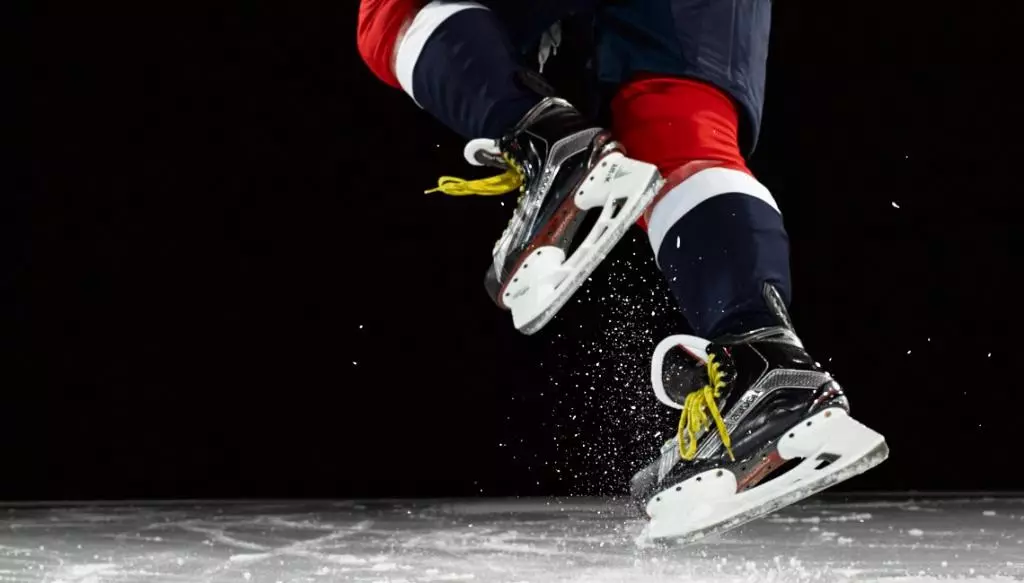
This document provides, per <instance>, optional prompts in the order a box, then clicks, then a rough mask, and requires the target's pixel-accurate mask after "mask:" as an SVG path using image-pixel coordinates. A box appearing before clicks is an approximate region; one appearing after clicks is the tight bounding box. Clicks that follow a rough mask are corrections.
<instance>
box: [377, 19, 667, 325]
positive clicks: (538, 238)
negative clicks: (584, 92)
mask: <svg viewBox="0 0 1024 583" xmlns="http://www.w3.org/2000/svg"><path fill="white" fill-rule="evenodd" d="M591 1H592V0H562V2H559V1H556V0H546V1H543V2H542V1H540V0H536V1H533V2H518V3H517V4H518V8H517V7H516V3H512V2H511V0H506V2H505V3H504V4H503V5H502V6H501V7H500V10H501V11H502V12H505V13H506V14H505V18H502V19H499V17H498V15H497V14H496V13H495V12H494V11H492V10H490V9H488V8H485V7H484V6H483V5H481V4H478V3H475V2H466V1H460V2H446V1H434V2H430V3H428V4H426V5H425V6H423V7H419V6H418V5H415V4H413V5H399V4H398V3H397V2H398V0H391V2H390V3H389V2H381V1H380V0H363V4H362V6H361V10H360V17H361V19H360V37H361V40H360V48H361V50H362V54H363V55H364V57H365V59H366V61H367V62H368V64H370V66H371V68H372V69H373V70H374V71H375V72H377V74H378V75H379V76H380V77H381V78H382V79H384V80H386V81H389V82H391V83H392V85H397V86H399V87H401V88H402V89H404V90H405V91H406V92H407V93H408V94H409V95H410V96H411V97H412V98H413V99H414V100H415V101H416V102H417V103H418V104H419V105H420V106H421V107H423V108H424V109H426V110H427V111H429V112H430V113H432V114H433V115H434V116H435V117H437V118H438V119H440V120H441V121H442V122H444V123H445V124H446V125H447V126H448V127H450V128H452V129H454V130H455V131H457V132H459V133H460V134H462V135H463V136H464V137H467V138H470V139H471V141H470V143H469V145H468V146H467V148H466V158H467V160H468V161H469V162H470V163H472V164H476V165H493V166H496V167H499V168H501V169H502V170H505V173H504V174H502V175H501V176H498V177H494V178H491V179H481V180H468V181H467V180H461V179H457V178H451V177H445V178H443V179H442V181H441V183H440V184H439V187H438V188H437V189H436V190H439V191H441V192H445V193H447V194H452V195H462V194H504V193H506V192H512V191H514V190H517V189H518V190H520V191H521V193H522V195H521V196H520V199H519V204H518V207H517V208H516V210H515V212H514V214H513V217H512V219H511V220H510V221H509V224H508V227H507V228H506V229H505V232H504V233H503V234H502V235H501V238H500V239H499V240H498V242H497V243H496V244H495V246H494V250H493V254H492V255H493V261H492V264H491V266H490V268H489V269H488V270H487V276H486V280H485V281H486V285H487V289H488V291H489V293H490V294H491V296H492V298H494V300H495V302H496V303H497V304H498V305H499V306H500V307H503V308H506V309H509V310H510V311H511V312H512V318H513V323H514V324H515V326H516V327H517V328H518V329H519V330H521V331H522V332H524V333H528V334H529V333H533V332H536V331H537V330H539V329H540V328H541V327H542V326H544V325H545V324H546V323H547V322H548V321H549V320H550V319H551V318H552V317H553V316H554V315H555V314H556V313H557V312H558V310H559V309H560V308H561V307H562V306H563V305H564V303H565V302H566V301H567V300H568V299H569V297H571V295H572V294H573V293H574V292H575V291H576V289H578V288H579V286H580V285H581V284H582V282H583V281H584V280H585V279H586V278H587V277H588V276H589V275H590V273H591V272H592V271H593V270H594V269H595V268H596V266H597V264H598V263H599V262H600V261H601V260H602V259H603V258H604V256H605V255H606V254H607V252H608V250H609V249H610V248H611V246H613V245H614V244H615V243H616V242H617V241H618V240H619V239H620V238H621V237H622V236H623V234H624V232H625V230H626V229H627V228H628V227H629V226H630V225H631V224H632V223H633V222H634V221H636V219H637V217H639V215H640V213H641V212H642V211H643V209H644V208H646V207H647V206H648V204H649V203H650V201H651V199H652V198H653V197H654V194H655V190H656V184H657V181H658V179H659V178H660V177H659V176H658V173H657V169H656V168H654V166H653V165H651V164H646V163H641V162H637V161H635V160H630V159H627V158H625V157H624V156H623V155H622V154H621V152H620V151H619V148H618V144H617V143H615V142H613V141H612V140H611V139H610V137H609V134H608V132H606V131H605V130H604V129H603V128H600V127H596V126H595V125H594V123H593V122H592V121H590V120H588V119H587V118H586V117H585V116H583V115H582V114H581V113H580V112H579V111H578V110H577V109H576V108H574V107H573V106H572V105H571V104H570V103H568V102H566V101H565V100H562V99H558V98H556V97H555V96H554V95H551V94H545V86H544V84H542V83H530V82H529V80H530V79H531V78H533V77H532V76H531V75H530V74H529V72H527V70H526V69H525V68H524V67H522V66H521V64H520V62H519V55H518V51H517V49H516V47H514V46H513V44H512V42H511V41H510V40H509V34H508V31H506V29H505V28H504V25H503V22H504V20H513V19H511V18H510V17H509V15H508V14H507V13H508V12H509V11H515V10H518V11H519V12H518V13H517V14H520V15H525V16H527V17H534V16H536V15H538V14H551V13H552V12H553V11H554V10H555V8H556V7H559V6H562V7H564V8H566V9H571V8H577V7H579V6H580V5H581V4H586V3H589V2H591ZM563 2H564V3H563ZM496 3H498V2H496ZM531 7H532V8H534V9H535V10H531ZM521 20H522V22H521V23H520V24H517V30H516V31H515V32H516V33H517V35H516V36H517V37H523V36H524V33H523V29H524V28H525V27H527V26H530V25H529V24H528V23H530V22H531V20H530V18H522V19H521ZM544 24H550V23H544ZM542 29H543V27H539V28H536V30H537V31H538V32H539V31H540V30H542ZM389 50H391V51H394V54H393V55H389V54H388V51H389ZM392 63H393V64H392ZM590 211H594V212H595V213H597V214H598V215H599V220H598V223H597V225H596V226H595V227H594V229H592V230H591V231H590V232H588V233H587V234H586V235H585V236H583V234H582V233H577V231H578V227H579V224H580V222H581V219H582V218H583V217H584V216H585V215H586V214H587V213H588V212H590ZM578 235H579V236H578ZM570 247H572V249H570Z"/></svg>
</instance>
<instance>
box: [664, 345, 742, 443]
mask: <svg viewBox="0 0 1024 583" xmlns="http://www.w3.org/2000/svg"><path fill="white" fill-rule="evenodd" d="M707 372H708V384H706V385H704V387H703V388H701V389H698V390H696V391H693V392H692V393H690V394H689V395H687V396H686V400H685V401H683V410H682V412H681V413H680V415H679V435H678V441H679V457H681V458H682V459H684V460H687V461H689V460H692V459H693V458H694V457H696V456H697V435H698V433H699V432H700V431H702V430H704V429H707V428H708V427H710V426H711V422H712V420H713V421H714V424H715V428H716V429H717V430H718V436H719V437H720V438H721V439H722V445H724V446H725V450H726V451H727V452H728V453H729V459H731V460H733V461H736V457H735V456H734V455H733V453H732V440H731V439H730V437H729V431H728V429H726V427H725V421H723V420H722V414H721V412H720V411H719V410H718V399H719V398H720V397H721V396H722V389H723V388H725V379H724V378H723V375H722V371H721V369H720V368H719V364H718V362H717V361H716V360H715V355H714V354H709V355H708V363H707ZM709 413H710V418H709V417H708V414H709Z"/></svg>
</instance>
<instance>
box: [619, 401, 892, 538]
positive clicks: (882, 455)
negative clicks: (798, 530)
mask: <svg viewBox="0 0 1024 583" xmlns="http://www.w3.org/2000/svg"><path fill="white" fill-rule="evenodd" d="M850 421H852V422H855V420H853V419H850ZM799 425H800V424H798V425H797V426H794V428H793V430H795V429H796V428H797V427H799ZM864 429H865V430H867V431H870V429H868V428H866V427H865V428H864ZM876 435H877V434H876ZM878 437H879V438H881V436H878ZM888 457H889V446H888V444H887V443H886V442H885V440H884V438H881V442H880V443H878V444H877V445H875V446H874V447H873V448H871V449H870V450H868V451H867V452H866V453H864V454H863V455H861V456H860V457H859V458H857V459H856V460H854V461H853V462H850V463H848V464H847V465H845V466H843V467H841V468H840V469H839V470H838V471H835V472H831V473H827V474H825V475H823V476H821V477H820V478H817V479H814V480H811V481H808V482H807V483H806V484H805V485H804V486H803V487H800V488H799V489H796V490H793V491H792V492H789V493H787V494H784V495H783V496H780V497H779V498H776V499H774V500H771V501H770V502H767V503H765V504H764V505H761V506H757V507H754V508H751V509H750V510H748V511H745V512H740V513H738V514H736V515H734V516H731V517H728V518H726V519H724V520H722V521H720V522H717V523H714V524H710V525H708V526H705V527H702V528H698V529H695V530H693V531H690V532H687V533H685V534H670V535H660V536H651V535H650V534H649V529H650V528H651V526H650V525H648V527H647V528H645V529H644V532H643V533H642V534H641V535H640V536H639V537H638V538H637V541H636V542H637V543H638V544H640V545H649V544H654V545H658V546H686V545H690V544H694V543H697V542H699V541H700V540H702V539H704V538H707V537H709V536H714V535H718V534H723V533H725V532H728V531H731V530H733V529H735V528H738V527H740V526H743V525H744V524H747V523H749V522H753V521H755V520H757V519H759V518H763V517H765V516H767V515H769V514H771V513H773V512H776V511H778V510H780V509H782V508H785V507H787V506H790V505H791V504H794V503H796V502H799V501H801V500H804V499H806V498H809V497H811V496H813V495H815V494H817V493H819V492H822V491H824V490H826V489H828V488H831V487H832V486H834V485H836V484H838V483H840V482H844V481H846V480H849V479H850V478H853V477H855V476H858V475H860V474H863V473H864V472H867V471H868V470H870V469H872V468H874V467H876V466H878V465H879V464H881V463H882V462H883V461H885V460H886V459H887V458H888ZM698 479H699V478H698ZM653 520H654V519H652V521H653ZM662 520H665V519H664V518H663V519H662Z"/></svg>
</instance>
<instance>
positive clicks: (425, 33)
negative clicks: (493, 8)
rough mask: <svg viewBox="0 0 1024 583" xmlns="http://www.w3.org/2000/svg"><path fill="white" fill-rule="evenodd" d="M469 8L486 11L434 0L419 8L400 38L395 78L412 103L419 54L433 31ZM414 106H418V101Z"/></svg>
mask: <svg viewBox="0 0 1024 583" xmlns="http://www.w3.org/2000/svg"><path fill="white" fill-rule="evenodd" d="M469 8H482V9H484V10H487V7H486V6H482V5H480V4H477V3H476V2H439V1H437V0H435V1H434V2H431V3H429V4H427V5H426V6H424V7H423V8H421V9H420V11H419V12H417V13H416V17H415V18H413V20H412V22H411V23H410V24H409V28H407V29H406V31H405V36H404V37H402V41H401V42H400V43H399V45H398V53H397V56H396V58H395V61H396V62H395V76H396V77H398V83H399V84H400V85H401V86H402V89H404V90H405V92H406V93H408V94H409V97H412V100H413V101H416V96H415V95H413V90H412V80H413V73H414V72H415V70H416V62H417V61H419V58H420V53H422V52H423V47H424V46H426V44H427V41H428V40H430V36H431V35H432V34H434V31H435V30H437V28H438V27H439V26H441V25H442V24H444V21H446V20H448V19H449V18H450V17H451V16H452V15H453V14H456V13H458V12H462V11H463V10H467V9H469ZM416 105H419V102H418V101H417V102H416ZM420 107H422V106H420Z"/></svg>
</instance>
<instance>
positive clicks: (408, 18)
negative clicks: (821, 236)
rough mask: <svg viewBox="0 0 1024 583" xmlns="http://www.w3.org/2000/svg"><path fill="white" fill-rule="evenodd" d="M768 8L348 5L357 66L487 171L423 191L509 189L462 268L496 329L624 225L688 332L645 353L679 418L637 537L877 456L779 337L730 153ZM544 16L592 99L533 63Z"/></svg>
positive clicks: (701, 525) (574, 277) (656, 535)
mask: <svg viewBox="0 0 1024 583" xmlns="http://www.w3.org/2000/svg"><path fill="white" fill-rule="evenodd" d="M770 17H771V1H770V0H724V1H721V2H714V3H708V2H703V1H702V0H615V1H599V0H547V1H544V0H518V1H514V0H490V1H480V2H469V1H443V0H435V1H432V2H423V1H422V0H361V3H360V12H359V26H358V31H357V37H358V39H357V40H358V46H359V50H360V54H361V55H362V57H363V59H364V61H365V62H366V64H367V65H368V66H369V67H370V69H371V70H372V71H373V72H374V73H375V74H376V76H377V77H378V78H379V79H381V80H382V81H384V82H385V83H387V84H389V85H391V86H393V87H395V88H397V89H401V90H403V91H404V92H405V93H406V94H407V95H409V96H410V97H411V98H412V100H413V101H414V102H415V104H416V105H417V106H419V107H420V108H422V109H423V110H425V111H426V112H428V113H429V114H431V115H433V116H434V117H435V118H436V119H438V120H440V121H441V122H442V123H444V124H445V125H446V126H447V127H449V128H450V129H452V130H453V131H455V132H457V133H458V134H459V135H461V136H463V137H464V138H465V139H466V140H467V145H466V148H465V151H464V156H465V158H466V160H467V161H468V162H469V163H470V164H471V165H474V166H487V167H494V168H495V169H497V170H500V171H501V173H500V174H497V175H495V176H493V177H490V178H482V179H474V180H465V179H461V178H457V177H451V176H445V177H442V178H441V179H440V180H439V181H438V184H437V187H436V188H433V189H430V190H428V191H427V192H428V193H432V194H436V193H442V194H447V195H452V196H467V195H483V196H497V195H504V194H509V193H516V194H518V200H517V205H516V208H515V210H514V211H513V213H512V216H511V218H510V219H509V222H508V225H507V226H506V228H505V230H504V231H503V232H502V234H501V235H500V236H499V237H498V239H497V241H496V243H495V245H494V248H493V249H492V253H491V256H492V257H491V258H492V261H491V263H490V265H488V266H487V268H486V270H485V276H484V284H485V289H486V290H487V292H488V294H489V295H490V297H491V298H492V300H493V301H494V302H495V303H496V304H497V305H498V306H499V307H500V308H502V309H505V310H508V311H509V312H510V313H511V316H512V323H513V325H514V326H515V327H516V329H518V330H519V331H520V332H523V333H524V334H534V333H536V332H537V331H539V330H541V329H542V328H543V327H544V326H545V325H546V324H547V323H548V322H550V320H551V319H552V318H553V317H554V316H556V315H557V314H558V312H559V310H560V309H561V308H562V306H564V304H565V303H566V301H568V300H569V299H570V298H571V297H572V296H573V294H574V293H575V292H576V290H577V289H579V287H580V286H581V285H582V284H583V282H584V281H585V280H586V279H587V278H588V277H589V276H590V275H591V274H592V273H593V272H594V270H595V269H596V268H597V267H598V266H599V265H600V263H601V261H602V260H603V259H604V258H605V257H606V256H607V254H608V252H609V251H610V250H611V249H612V248H614V246H615V245H616V244H617V243H618V242H619V241H620V240H621V239H622V237H623V236H624V235H625V233H626V232H627V231H628V230H629V229H630V228H631V227H632V226H634V225H637V226H638V227H639V228H641V229H642V230H644V231H645V232H646V234H647V237H648V239H649V241H650V243H651V248H652V251H653V252H654V257H655V260H656V263H657V264H658V267H659V269H660V270H661V271H662V273H663V275H664V276H665V280H666V283H667V284H668V286H669V288H670V289H671V291H672V293H673V296H674V297H675V299H676V300H677V302H678V304H679V307H680V310H681V312H682V313H683V315H684V316H685V317H686V319H687V322H688V323H689V324H690V327H691V328H692V331H693V332H694V333H695V335H683V334H680V335H673V336H670V337H668V338H666V339H664V340H663V341H662V342H661V343H660V344H659V345H658V347H657V348H656V350H655V352H654V355H653V358H652V367H651V382H652V385H653V387H654V392H655V395H656V397H657V398H658V400H659V401H661V402H662V403H663V404H665V405H666V406H668V407H671V408H673V409H676V410H678V411H679V421H678V426H677V428H676V435H675V437H673V438H672V439H670V440H668V441H667V442H666V443H665V444H664V445H663V446H662V448H661V453H660V456H659V457H658V459H655V460H653V461H652V462H651V463H649V464H648V465H646V466H645V467H643V468H642V469H641V470H640V471H639V472H637V473H636V475H635V476H634V477H633V478H632V480H631V482H630V490H631V494H632V496H633V499H634V500H635V502H636V505H637V507H638V509H639V510H640V511H641V512H643V514H644V515H645V516H647V517H648V519H649V520H648V523H647V525H646V528H645V529H644V532H643V534H642V535H641V536H640V537H639V538H638V542H640V543H650V542H656V543H676V544H686V543H692V542H695V541H698V540H700V539H702V538H704V537H707V536H710V535H715V534H719V533H723V532H726V531H728V530H731V529H733V528H736V527H737V526H740V525H742V524H745V523H747V522H750V521H752V520H755V519H757V518H760V517H763V516H765V515H767V514H769V513H772V512H774V511H776V510H778V509H780V508H783V507H785V506H787V505H790V504H793V503H794V502H797V501H799V500H802V499H804V498H806V497H808V496H811V495H813V494H816V493H818V492H820V491H822V490H824V489H826V488H829V487H831V486H833V485H835V484H837V483H839V482H842V481H844V480H847V479H849V478H851V477H853V476H856V475H858V474H861V473H863V472H865V471H867V470H869V469H870V468H872V467H874V466H876V465H878V464H879V463H881V462H882V461H884V460H885V459H886V458H887V457H888V447H887V445H886V442H885V439H884V438H883V436H882V435H880V434H879V433H877V432H876V431H874V430H872V429H870V428H868V427H867V426H865V425H863V424H861V423H860V422H858V421H857V420H855V419H854V418H853V417H852V416H851V415H850V405H849V401H848V399H847V397H846V395H845V393H844V391H843V389H842V387H841V386H840V385H839V383H838V382H837V381H836V380H835V379H834V378H833V377H832V376H831V375H830V374H829V373H828V372H827V371H825V370H823V369H822V367H821V366H820V365H819V364H818V363H817V362H815V361H814V359H813V358H812V357H811V356H810V354H809V353H808V352H807V350H806V349H805V347H804V344H803V341H802V340H801V339H800V337H799V336H797V334H796V331H795V329H794V327H793V324H792V321H791V319H790V316H789V313H788V306H789V304H790V298H791V284H790V272H789V241H788V236H787V234H786V231H785V228H784V225H783V221H782V213H781V211H780V209H779V205H778V203H777V201H776V200H775V198H774V197H773V196H772V194H771V192H770V191H769V190H768V188H767V187H766V186H765V185H763V184H762V183H761V182H760V181H759V180H757V178H756V177H754V175H753V173H752V172H751V171H750V169H749V168H748V167H747V165H746V157H748V156H749V155H750V154H751V153H752V152H753V150H754V147H755V145H756V143H757V136H758V132H759V130H760V124H761V114H762V109H763V101H764V86H765V68H766V60H767V47H768V33H769V30H770V20H771V18H770ZM564 23H572V24H575V25H577V26H576V27H575V28H574V30H575V31H577V32H579V31H580V30H583V31H586V32H587V33H588V34H582V35H577V37H578V38H580V39H582V40H580V41H579V43H580V45H581V46H583V47H584V48H585V51H584V52H589V53H590V54H591V55H592V57H593V58H592V59H590V60H588V62H587V66H586V67H585V68H586V69H587V71H586V76H587V77H588V78H592V79H593V80H594V84H593V86H594V94H595V95H598V96H600V97H597V98H595V99H594V102H595V103H596V104H597V105H596V107H592V108H591V109H593V110H594V111H587V112H584V111H583V110H582V109H581V108H577V107H576V106H574V105H573V104H572V103H571V102H570V101H568V100H566V99H565V98H563V97H561V96H559V95H558V94H557V92H556V91H555V90H554V89H552V88H551V85H549V84H548V83H547V81H546V80H545V79H544V78H543V77H542V76H541V73H542V72H543V68H544V64H545V62H546V60H547V59H549V58H550V56H551V55H553V54H557V52H558V50H559V44H560V42H561V41H563V40H565V37H564V36H563V35H562V33H561V31H562V29H561V26H562V25H563V24H564ZM581 23H582V25H581ZM570 37H571V35H570ZM534 55H536V60H535V61H534V64H533V65H530V63H531V59H532V58H533V56H534ZM606 95H610V97H605V96H606ZM602 115H603V116H604V117H606V118H608V122H607V123H598V121H597V120H598V118H600V117H601V116H602ZM605 126H607V127H605ZM588 218H589V219H590V220H589V221H588V222H589V223H590V228H589V229H587V230H586V232H583V231H584V229H583V228H582V227H583V225H584V224H585V222H584V220H585V219H588Z"/></svg>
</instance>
